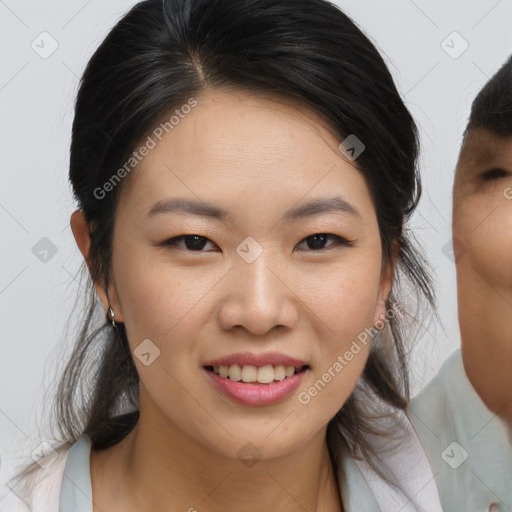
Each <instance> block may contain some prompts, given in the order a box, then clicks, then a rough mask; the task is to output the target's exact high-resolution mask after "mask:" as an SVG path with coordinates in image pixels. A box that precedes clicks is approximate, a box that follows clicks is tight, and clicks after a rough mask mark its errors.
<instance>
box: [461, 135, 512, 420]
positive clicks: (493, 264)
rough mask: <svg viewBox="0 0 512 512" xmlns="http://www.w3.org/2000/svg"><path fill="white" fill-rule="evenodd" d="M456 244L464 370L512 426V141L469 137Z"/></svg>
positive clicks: (464, 154)
mask: <svg viewBox="0 0 512 512" xmlns="http://www.w3.org/2000/svg"><path fill="white" fill-rule="evenodd" d="M453 239H454V246H455V258H456V267H457V293H458V309H459V324H460V332H461V344H462V358H463V362H464V368H465V370H466V373H467V375H468V377H469V380H470V381H471V383H472V385H473V387H474V388H475V389H476V391H477V392H478V394H479V395H480V397H481V398H482V400H483V401H484V402H485V404H486V405H487V407H489V409H491V410H492V411H494V412H495V413H497V414H499V415H500V416H501V417H503V418H505V419H507V420H508V421H509V423H511V424H512V336H511V334H510V318H511V317H512V259H511V255H512V137H499V136H497V135H495V134H493V133H492V132H490V131H487V130H483V129H473V130H471V131H469V132H468V135H467V138H466V140H465V143H464V145H463V147H462V150H461V154H460V158H459V162H458V164H457V170H456V176H455V183H454V194H453Z"/></svg>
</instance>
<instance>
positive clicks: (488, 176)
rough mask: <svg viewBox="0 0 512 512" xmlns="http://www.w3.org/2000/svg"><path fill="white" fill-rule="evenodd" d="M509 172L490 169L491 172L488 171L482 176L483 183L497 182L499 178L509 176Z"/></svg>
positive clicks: (497, 168)
mask: <svg viewBox="0 0 512 512" xmlns="http://www.w3.org/2000/svg"><path fill="white" fill-rule="evenodd" d="M508 174H509V173H508V172H507V171H505V169H500V168H499V167H496V168H494V169H490V170H489V171H486V172H484V173H482V174H481V177H482V180H483V181H492V180H497V179H499V178H504V177H506V176H508Z"/></svg>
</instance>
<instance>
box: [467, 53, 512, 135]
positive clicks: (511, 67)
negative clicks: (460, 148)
mask: <svg viewBox="0 0 512 512" xmlns="http://www.w3.org/2000/svg"><path fill="white" fill-rule="evenodd" d="M473 128H484V129H486V130H489V131H491V132H493V133H494V134H496V135H499V136H501V137H508V136H510V135H512V56H510V57H509V59H508V60H507V61H506V62H505V64H503V66H501V68H500V69H499V70H498V71H497V72H496V74H495V75H494V76H493V77H492V78H491V79H490V80H489V81H488V82H487V83H486V84H485V85H484V87H483V88H482V89H481V90H480V92H479V93H478V94H477V96H476V98H475V99H474V100H473V103H472V105H471V114H470V117H469V122H468V126H467V128H466V133H467V132H468V131H469V130H471V129H473Z"/></svg>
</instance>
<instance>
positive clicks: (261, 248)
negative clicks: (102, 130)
mask: <svg viewBox="0 0 512 512" xmlns="http://www.w3.org/2000/svg"><path fill="white" fill-rule="evenodd" d="M196 100H197V102H198V103H197V106H196V107H195V108H193V109H191V111H190V112H189V113H188V114H186V115H183V116H182V118H180V121H179V123H178V124H176V125H175V126H174V127H173V128H172V129H170V130H169V132H168V133H167V134H165V132H164V134H165V136H164V137H162V140H161V141H159V142H158V144H156V146H155V147H154V148H152V149H151V150H150V151H149V152H148V154H147V155H146V156H145V157H144V158H143V159H142V160H141V161H140V163H139V164H138V166H137V167H136V169H135V170H134V171H133V174H132V175H131V176H130V180H129V181H128V182H127V183H126V184H125V185H126V188H124V189H123V191H122V194H121V197H120V202H119V204H118V209H117V211H116V222H115V228H114V239H113V260H112V264H113V282H112V288H110V289H109V296H110V303H111V304H112V307H113V309H114V311H115V319H116V321H120V322H124V323H125V326H126V330H127V335H128V339H129V343H130V347H131V350H132V353H134V361H135V364H136V366H137V370H138V372H139V375H140V379H141V390H140V406H141V420H140V421H141V422H143V421H147V422H153V424H152V428H153V429H159V430H160V431H164V432H165V431H166V430H169V429H170V430H171V431H174V432H175V431H177V430H178V431H179V432H181V433H182V435H184V436H185V437H188V436H190V437H188V438H189V439H190V438H192V439H193V440H196V441H200V442H201V443H203V444H205V445H206V446H207V447H208V448H210V449H212V450H214V451H216V452H218V453H222V454H223V455H226V456H229V457H236V456H237V452H238V451H239V450H240V448H241V447H242V446H244V445H245V444H246V443H248V442H251V443H252V444H253V445H255V446H256V447H257V449H258V450H259V451H260V453H261V454H262V456H263V457H274V456H278V455H280V454H284V453H286V452H287V451H290V450H292V449H294V448H299V447H300V446H301V445H303V444H304V443H305V442H307V441H308V440H309V439H310V438H312V436H313V435H315V434H317V433H319V431H320V430H321V429H324V428H325V427H326V425H327V423H328V421H329V420H330V419H331V418H332V417H333V416H334V415H335V414H336V412H337V411H338V410H339V409H340V408H341V407H342V405H343V403H344V402H345V400H346V399H347V398H348V396H349V395H350V393H351V392H352V390H353V388H354V386H355V384H356V382H357V380H358V378H359V376H360V375H361V373H362V370H363V368H364V365H365V362H366V359H367V356H368V352H369V342H367V343H366V344H365V343H363V342H361V341H360V340H362V339H365V336H364V335H363V336H360V338H359V340H358V335H361V334H362V333H364V331H365V329H368V328H370V327H371V326H372V325H373V324H374V323H375V322H376V321H377V320H378V319H379V315H383V314H384V313H385V309H384V308H385V299H386V297H387V294H388V292H389V287H390V281H389V276H388V273H387V272H383V273H382V275H384V276H386V277H381V258H382V253H381V245H380V236H379V230H378V226H377V219H376V214H375V210H374V206H373V203H372V199H371V197H370V193H369V189H368V186H367V184H366V182H365V179H364V178H363V176H362V174H361V173H360V172H359V171H358V170H357V169H356V168H355V167H354V166H353V165H352V164H351V163H350V162H349V161H348V160H347V159H345V157H344V156H343V155H342V154H341V152H340V150H339V149H338V145H339V143H340V142H341V140H338V139H337V138H335V137H333V136H332V135H331V133H330V132H329V131H328V130H327V128H326V127H325V126H323V125H321V124H320V123H319V119H318V118H317V117H316V116H315V115H314V114H313V113H312V112H309V111H307V110H305V109H304V108H301V109H300V110H298V109H297V108H296V107H293V106H291V105H290V104H286V105H284V104H278V103H277V102H274V101H270V100H269V99H263V98H262V97H257V96H255V95H250V94H249V93H245V92H220V91H215V92H211V91H210V92H208V93H207V94H206V93H205V94H204V95H201V96H197V97H196ZM178 200H179V201H181V203H178V202H177V201H178ZM313 201H316V205H312V204H311V202H313ZM305 205H309V206H307V207H306V206H305ZM221 211H222V214H220V213H219V212H221ZM185 235H186V236H187V237H188V238H181V237H184V236H185ZM192 235H195V236H196V237H197V238H194V236H192ZM315 235H318V236H316V237H315ZM171 241H172V242H171ZM366 339H368V336H366ZM148 340H149V341H148ZM354 340H356V342H355V344H354ZM223 360H224V361H223ZM341 361H343V362H341ZM222 363H224V364H222ZM237 363H238V365H239V366H240V367H241V368H240V370H238V369H237V367H236V366H235V365H236V364H237ZM336 363H338V364H336ZM269 365H270V366H269ZM303 365H307V368H306V369H305V370H302V371H301V372H300V373H298V374H297V375H295V376H293V377H291V376H289V377H285V375H286V374H287V372H286V366H298V367H299V369H300V367H302V366H303ZM221 366H224V369H222V368H220V367H221ZM281 366H284V367H285V368H281ZM211 367H214V370H217V371H219V372H220V374H221V375H215V374H214V372H212V371H211V370H212V368H211ZM260 367H261V368H262V367H266V368H264V369H261V370H260ZM292 371H293V370H292ZM226 374H227V375H230V376H231V377H232V378H231V379H228V378H227V377H226V376H225V375H226ZM222 375H224V376H222ZM240 377H241V378H242V379H245V380H248V381H251V380H253V379H254V378H258V379H260V380H262V381H269V380H270V381H272V383H270V384H269V383H257V382H256V383H250V382H248V383H245V382H237V380H236V379H237V378H240ZM283 377H285V378H284V379H283ZM319 382H320V383H319ZM315 383H316V388H315V387H314V386H315ZM311 389H313V390H311ZM315 390H316V392H315Z"/></svg>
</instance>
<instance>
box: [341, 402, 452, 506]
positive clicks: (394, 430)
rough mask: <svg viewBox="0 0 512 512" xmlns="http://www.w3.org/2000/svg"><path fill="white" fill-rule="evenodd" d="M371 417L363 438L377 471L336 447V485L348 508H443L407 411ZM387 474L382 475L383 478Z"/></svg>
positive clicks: (387, 412)
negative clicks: (370, 427) (372, 430)
mask: <svg viewBox="0 0 512 512" xmlns="http://www.w3.org/2000/svg"><path fill="white" fill-rule="evenodd" d="M381 412H383V413H385V414H382V415H379V416H377V419H375V421H373V427H374V428H375V432H378V433H375V434H367V435H366V436H365V437H366V439H367V441H368V442H369V444H370V445H371V447H372V450H373V451H374V453H375V454H376V455H377V457H378V458H377V459H376V460H374V464H375V466H376V467H377V468H378V470H379V472H380V474H378V473H377V472H376V471H375V470H374V469H373V468H372V467H371V466H370V464H369V463H368V462H367V461H366V460H365V458H364V457H362V455H361V453H356V454H354V456H353V455H352V454H350V453H349V451H348V449H346V448H340V461H341V462H340V465H339V468H338V484H339V487H340V491H341V494H342V499H343V504H344V506H345V508H346V509H347V510H365V511H368V512H369V511H372V512H373V511H374V510H375V511H379V512H380V511H382V512H396V511H397V510H401V511H402V512H412V511H416V510H429V511H430V512H441V510H442V509H441V505H440V501H439V495H438V493H437V489H436V486H435V483H434V477H433V473H432V470H431V467H430V465H429V462H428V458H427V456H426V454H425V452H424V450H423V448H422V445H421V443H420V442H419V440H418V438H417V436H416V434H415V432H414V429H413V428H412V426H411V424H410V421H409V419H408V418H407V416H406V414H405V413H404V412H403V411H401V410H391V409H388V410H385V411H381ZM384 475H385V478H384V477H383V476H384Z"/></svg>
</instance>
